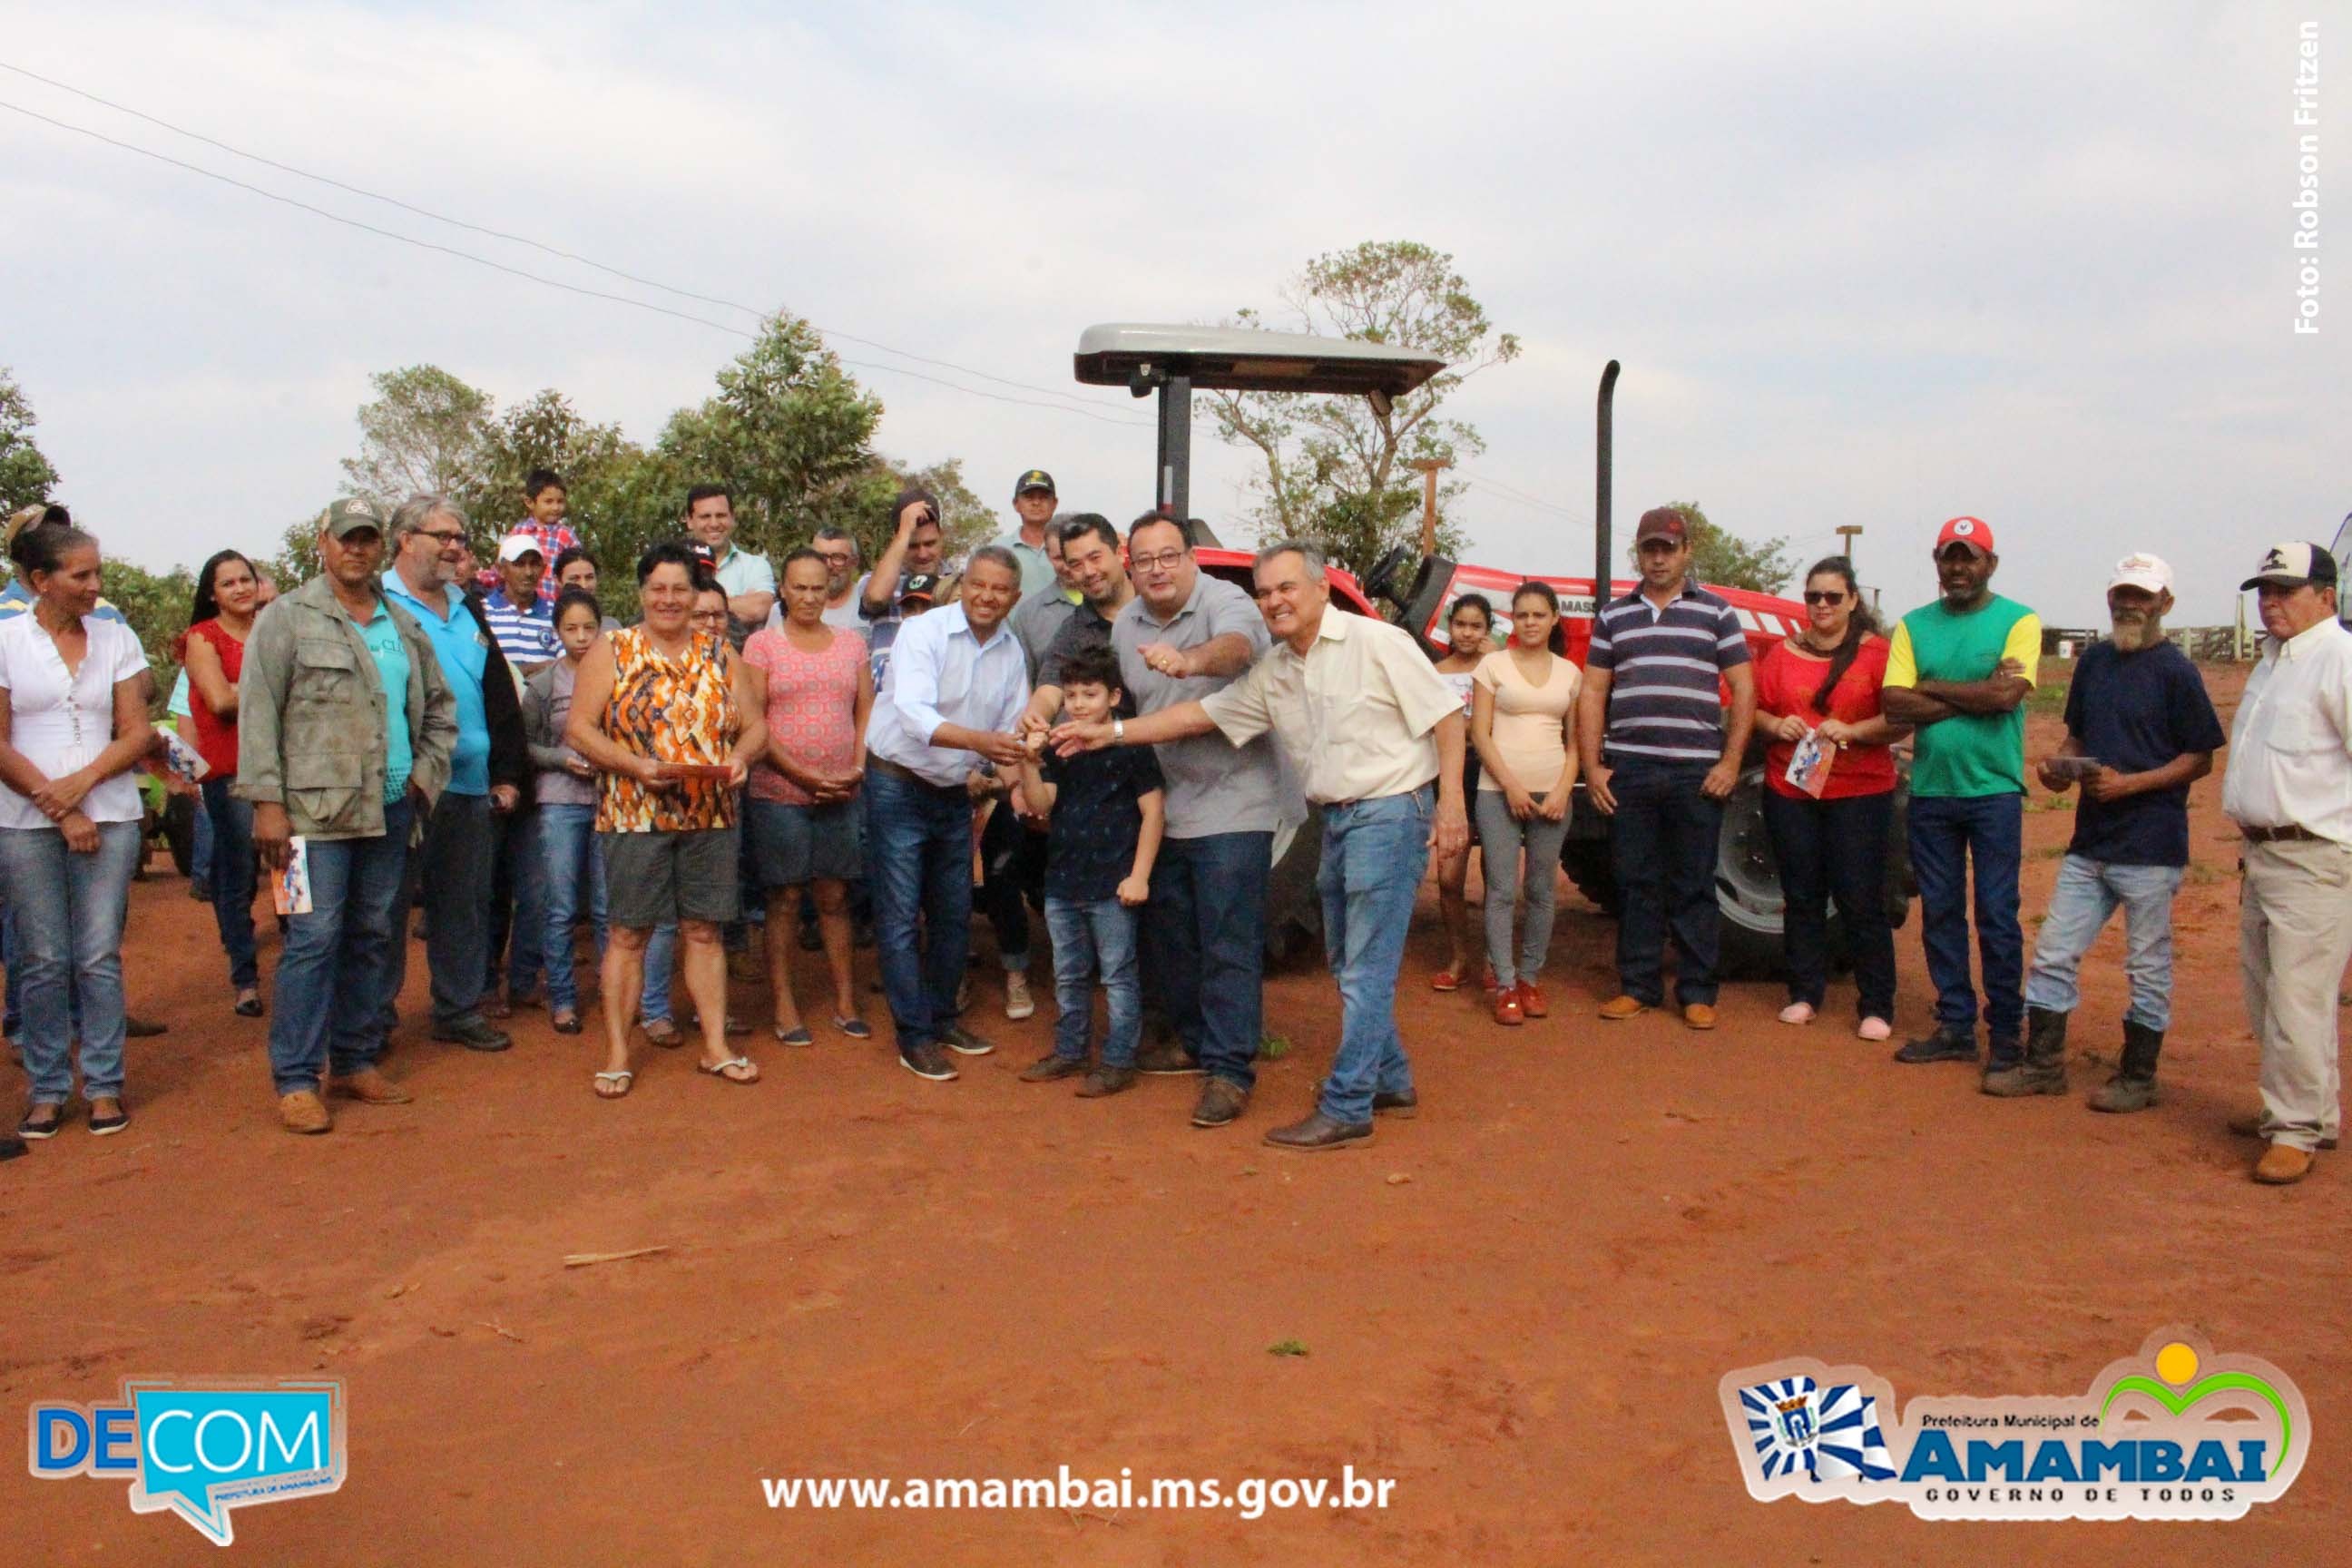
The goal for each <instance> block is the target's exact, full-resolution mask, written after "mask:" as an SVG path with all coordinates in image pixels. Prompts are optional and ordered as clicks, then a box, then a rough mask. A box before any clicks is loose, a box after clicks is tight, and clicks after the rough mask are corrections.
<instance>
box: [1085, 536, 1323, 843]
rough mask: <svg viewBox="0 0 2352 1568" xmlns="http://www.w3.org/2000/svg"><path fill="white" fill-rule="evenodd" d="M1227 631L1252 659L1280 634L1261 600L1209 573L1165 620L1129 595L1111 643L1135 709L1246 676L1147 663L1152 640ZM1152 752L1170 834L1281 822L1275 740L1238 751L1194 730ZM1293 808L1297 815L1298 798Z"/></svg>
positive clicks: (1254, 828)
mask: <svg viewBox="0 0 2352 1568" xmlns="http://www.w3.org/2000/svg"><path fill="white" fill-rule="evenodd" d="M1228 632H1231V633H1234V634H1236V635H1238V636H1240V637H1244V638H1245V639H1246V640H1247V641H1248V643H1249V647H1250V654H1251V657H1252V658H1256V657H1257V656H1259V655H1262V654H1264V653H1265V650H1266V649H1267V647H1270V646H1272V644H1273V640H1274V639H1273V637H1271V636H1270V635H1269V634H1268V633H1267V631H1266V629H1265V616H1261V615H1259V614H1258V610H1257V603H1256V601H1255V600H1254V599H1252V598H1251V597H1250V596H1249V595H1247V594H1245V593H1244V592H1243V591H1242V590H1241V589H1239V588H1237V587H1235V586H1234V584H1231V583H1228V582H1226V581H1224V580H1223V578H1220V577H1212V576H1210V575H1209V574H1207V573H1206V572H1203V573H1202V574H1200V576H1199V577H1198V578H1197V579H1196V580H1195V581H1194V583H1193V584H1192V593H1191V594H1190V595H1186V597H1185V600H1184V603H1183V605H1181V606H1180V607H1179V608H1178V610H1177V611H1176V613H1175V614H1174V615H1173V616H1170V617H1169V618H1168V619H1167V620H1166V621H1165V622H1162V621H1161V620H1160V619H1159V618H1158V617H1157V616H1154V615H1153V614H1152V613H1151V609H1150V605H1146V604H1145V603H1144V602H1143V595H1140V594H1138V595H1136V596H1135V597H1134V598H1132V599H1129V601H1128V602H1127V605H1126V607H1125V608H1124V609H1122V610H1120V611H1119V613H1118V615H1117V616H1113V617H1112V618H1111V625H1110V643H1111V647H1113V648H1114V649H1116V650H1117V651H1118V672H1119V675H1120V677H1121V679H1124V680H1125V681H1126V682H1127V695H1128V696H1129V699H1130V700H1133V701H1134V703H1135V706H1136V710H1137V711H1138V712H1139V713H1157V712H1159V711H1160V710H1161V709H1162V708H1170V707H1173V706H1174V705H1175V704H1177V703H1179V702H1197V701H1199V700H1202V699H1203V698H1205V697H1207V696H1209V695H1210V694H1211V693H1212V692H1215V691H1221V690H1223V689H1225V688H1226V687H1228V686H1231V685H1232V684H1233V683H1234V681H1236V680H1238V679H1241V673H1235V674H1233V675H1195V676H1189V677H1186V678H1184V679H1177V678H1176V677H1174V676H1168V675H1162V674H1160V672H1159V671H1158V670H1156V669H1154V668H1151V667H1150V665H1148V664H1145V663H1144V662H1143V649H1144V648H1145V647H1149V646H1150V645H1151V644H1153V643H1165V644H1167V645H1168V646H1169V647H1172V648H1178V649H1191V648H1196V647H1200V646H1201V645H1202V644H1203V643H1206V642H1213V641H1214V640H1215V639H1216V638H1218V637H1223V636H1224V635H1225V634H1226V633H1228ZM1152 751H1153V752H1155V753H1156V754H1157V755H1158V757H1159V758H1160V778H1161V780H1162V781H1163V782H1164V783H1165V784H1166V785H1167V789H1168V824H1167V828H1166V832H1167V836H1168V837H1171V838H1207V837H1213V836H1214V835H1216V834H1220V833H1271V832H1273V831H1274V830H1275V829H1276V826H1279V825H1280V824H1281V822H1282V820H1283V816H1284V813H1283V809H1282V799H1283V795H1284V791H1283V788H1282V766H1281V763H1279V762H1278V761H1276V756H1275V751H1274V742H1272V741H1271V740H1268V739H1265V738H1264V737H1260V738H1259V739H1257V740H1255V741H1252V742H1250V743H1249V744H1248V745H1246V746H1244V747H1242V748H1241V749H1240V750H1239V751H1238V752H1237V751H1235V750H1234V748H1233V747H1232V746H1230V745H1228V744H1227V743H1226V742H1225V740H1224V738H1223V736H1219V735H1189V736H1187V737H1185V738H1184V739H1183V740H1181V741H1170V742H1166V743H1164V744H1162V745H1158V746H1154V747H1153V748H1152ZM1292 798H1293V799H1294V800H1295V799H1296V798H1297V797H1296V796H1295V795H1294V796H1292ZM1289 815H1290V816H1291V818H1292V819H1293V820H1296V819H1297V806H1296V805H1294V806H1293V807H1292V808H1291V810H1290V813H1289Z"/></svg>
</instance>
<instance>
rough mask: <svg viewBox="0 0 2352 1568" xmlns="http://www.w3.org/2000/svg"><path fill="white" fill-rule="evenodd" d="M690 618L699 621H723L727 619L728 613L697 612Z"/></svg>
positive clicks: (713, 611) (714, 611)
mask: <svg viewBox="0 0 2352 1568" xmlns="http://www.w3.org/2000/svg"><path fill="white" fill-rule="evenodd" d="M689 618H690V619H693V620H698V621H723V620H725V619H726V618H727V612H726V611H724V610H697V611H695V612H694V614H693V616H690V617H689Z"/></svg>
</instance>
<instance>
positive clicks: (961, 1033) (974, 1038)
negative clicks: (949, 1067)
mask: <svg viewBox="0 0 2352 1568" xmlns="http://www.w3.org/2000/svg"><path fill="white" fill-rule="evenodd" d="M940 1044H941V1045H943V1046H945V1047H947V1048H948V1049H950V1050H951V1051H953V1052H955V1054H956V1055H958V1056H960V1057H984V1056H986V1055H988V1053H989V1052H991V1051H992V1050H994V1049H995V1048H996V1047H994V1046H992V1045H990V1044H989V1043H988V1042H987V1041H986V1040H983V1039H982V1038H981V1037H979V1036H978V1035H975V1034H973V1033H972V1032H971V1030H970V1029H966V1028H963V1027H961V1026H958V1027H955V1028H951V1029H950V1030H949V1031H948V1032H947V1033H946V1034H944V1035H941V1036H940Z"/></svg>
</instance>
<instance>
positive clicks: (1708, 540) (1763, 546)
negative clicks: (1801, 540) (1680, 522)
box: [1666, 500, 1803, 594]
mask: <svg viewBox="0 0 2352 1568" xmlns="http://www.w3.org/2000/svg"><path fill="white" fill-rule="evenodd" d="M1666 505H1668V506H1670V507H1672V508H1673V509H1674V510H1676V511H1678V512H1680V513H1682V514H1683V518H1684V520H1685V521H1687V522H1688V523H1689V524H1690V535H1691V573H1692V574H1693V575H1694V576H1696V578H1697V579H1698V580H1699V581H1700V582H1702V583H1706V584H1713V585H1714V586H1716V587H1720V588H1748V589H1751V590H1753V591H1754V592H1756V593H1759V594H1777V593H1779V592H1780V590H1781V589H1782V588H1784V587H1786V586H1787V585H1788V582H1789V579H1790V578H1791V577H1793V576H1795V575H1796V574H1797V572H1798V570H1799V568H1800V567H1801V565H1802V564H1803V563H1801V562H1800V561H1799V560H1798V559H1797V557H1796V555H1795V553H1794V552H1791V551H1790V548H1789V542H1788V540H1787V539H1786V538H1784V537H1775V538H1771V539H1759V540H1753V541H1750V540H1746V539H1742V538H1741V537H1740V536H1739V535H1738V534H1736V533H1733V532H1731V531H1729V530H1727V529H1725V528H1722V527H1720V526H1718V525H1717V524H1716V523H1714V522H1711V521H1708V520H1707V515H1706V512H1705V511H1704V510H1701V509H1700V507H1699V504H1698V502H1696V501H1695V500H1675V501H1668V502H1666Z"/></svg>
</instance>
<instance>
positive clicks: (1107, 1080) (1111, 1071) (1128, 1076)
mask: <svg viewBox="0 0 2352 1568" xmlns="http://www.w3.org/2000/svg"><path fill="white" fill-rule="evenodd" d="M1137 1077H1138V1075H1137V1073H1136V1070H1135V1069H1134V1068H1115V1067H1111V1066H1108V1064H1106V1065H1104V1066H1102V1067H1098V1068H1095V1070H1094V1071H1092V1072H1090V1073H1088V1074H1087V1081H1086V1082H1084V1083H1082V1084H1080V1085H1078V1098H1079V1099H1080V1100H1107V1099H1108V1098H1109V1097H1110V1096H1112V1095H1114V1094H1125V1093H1126V1092H1127V1091H1128V1090H1129V1089H1133V1088H1134V1087H1135V1085H1136V1081H1137Z"/></svg>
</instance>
